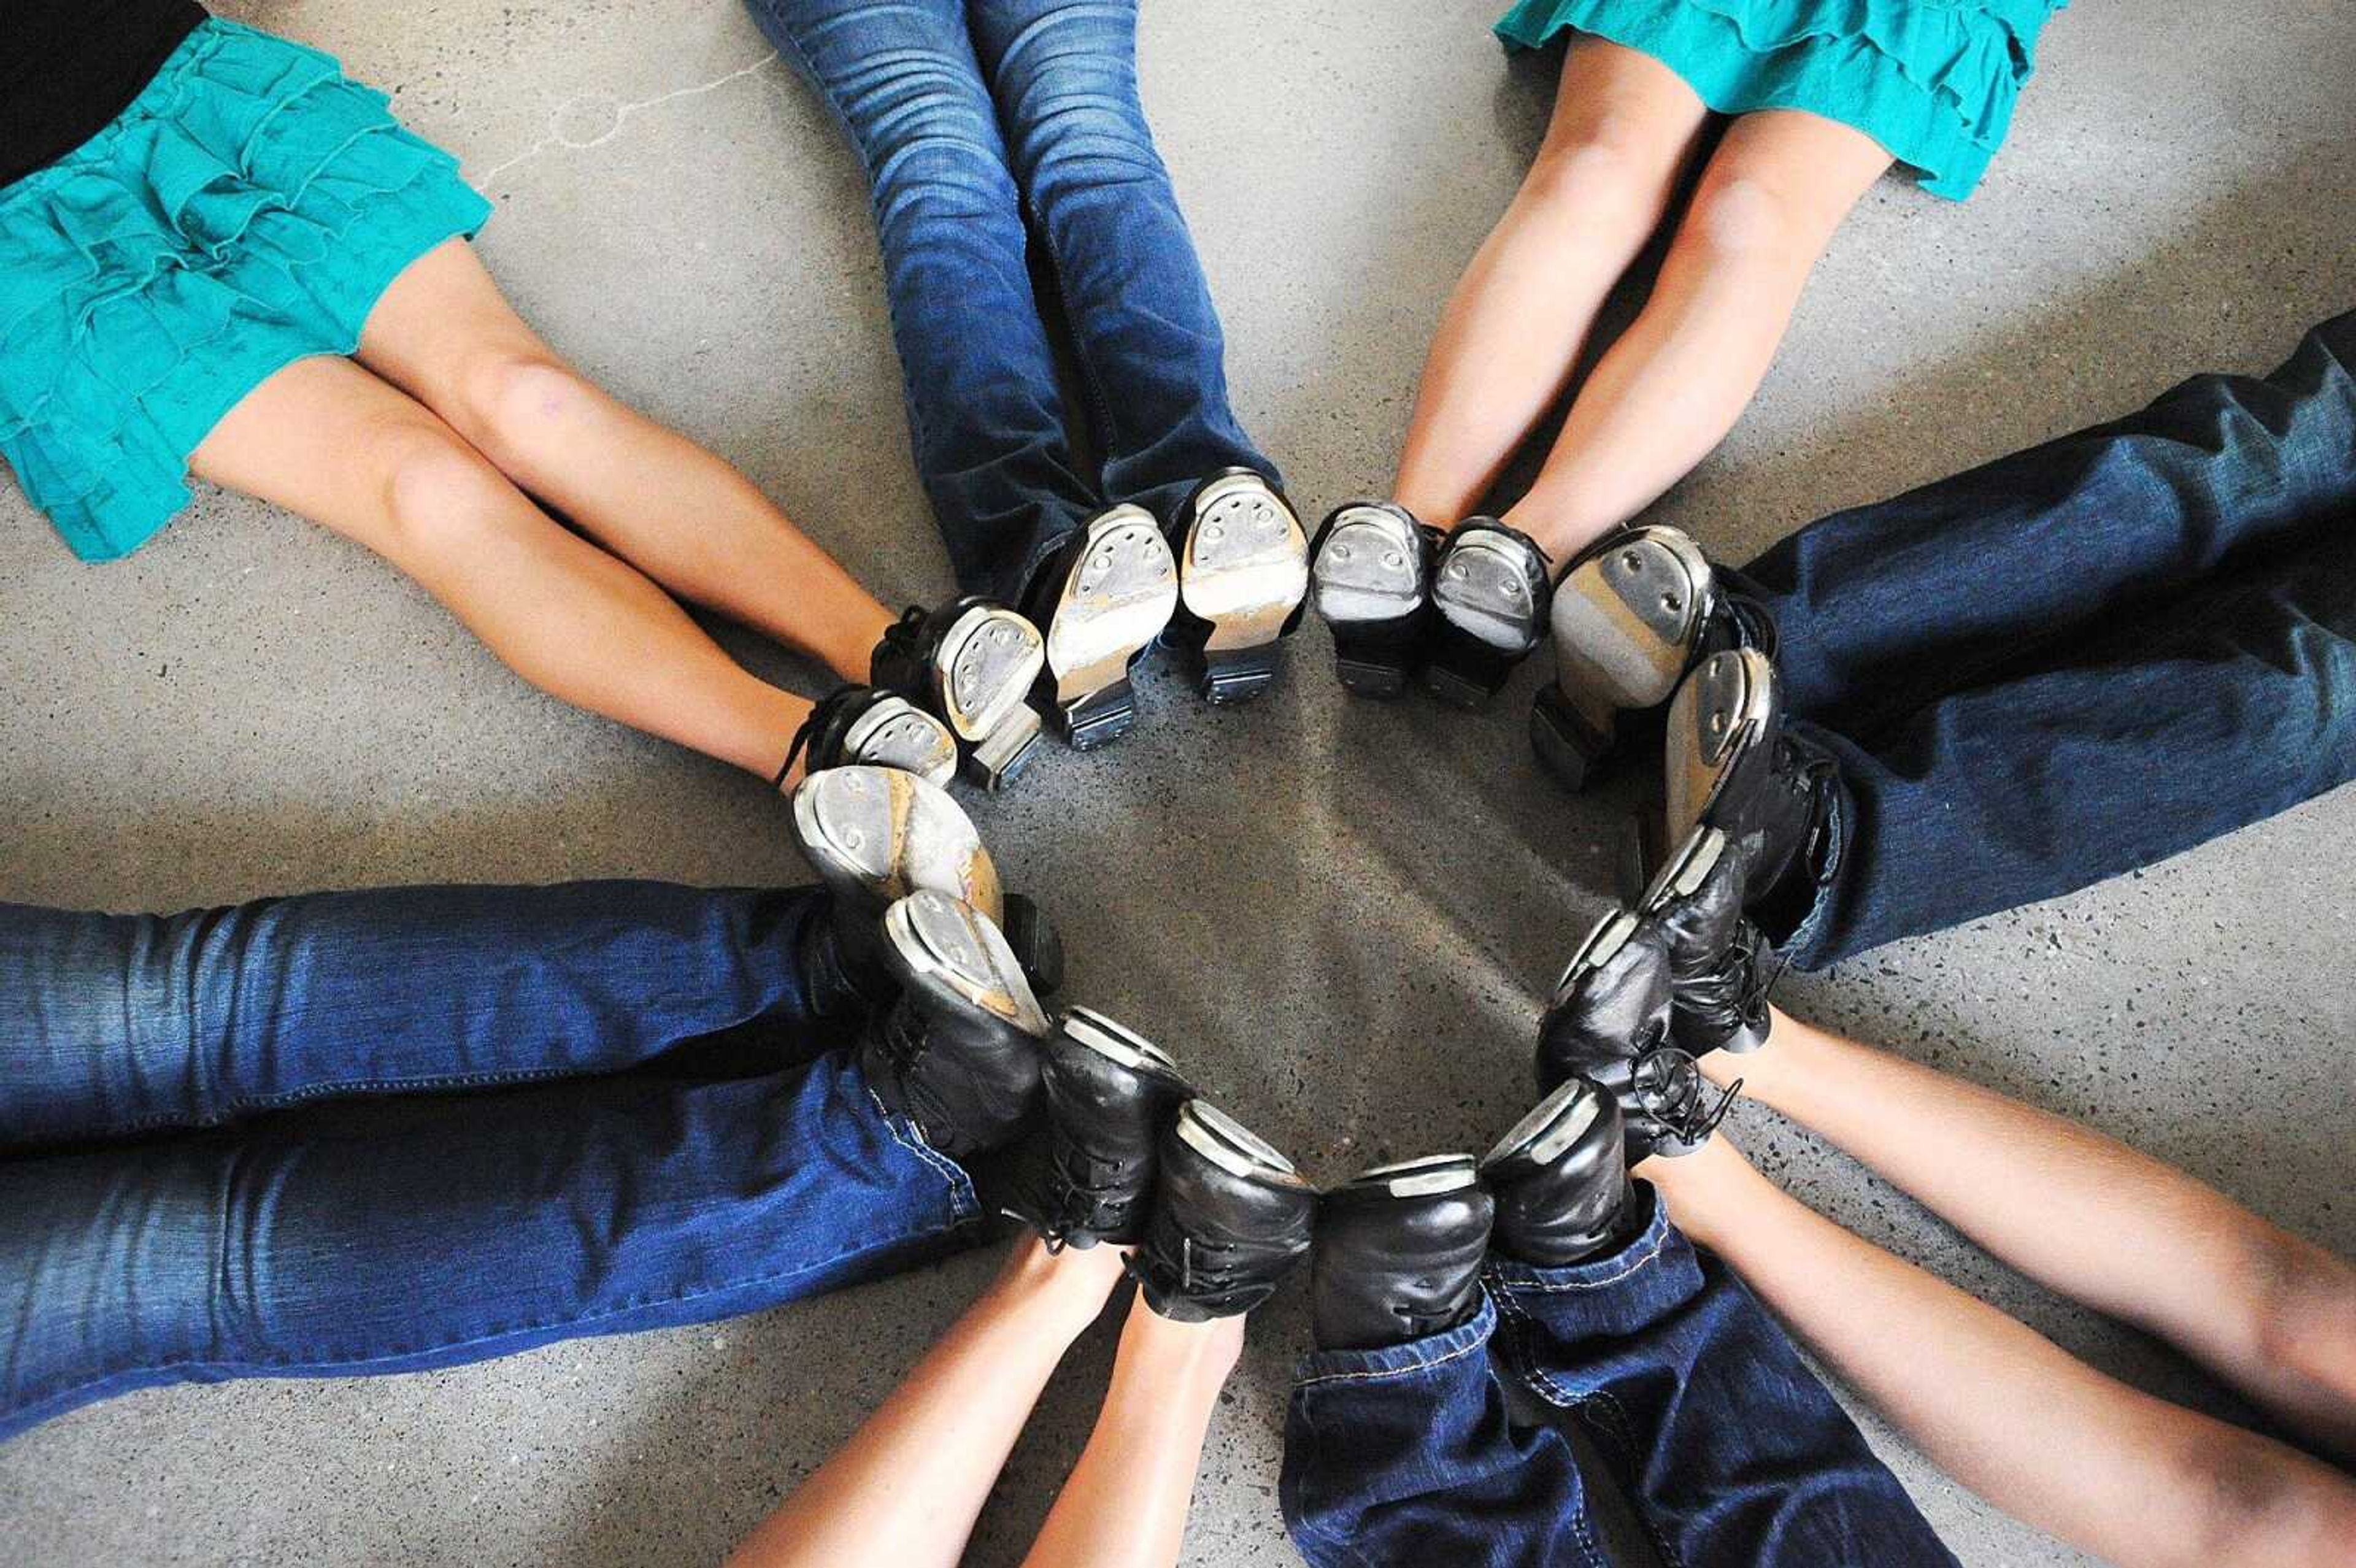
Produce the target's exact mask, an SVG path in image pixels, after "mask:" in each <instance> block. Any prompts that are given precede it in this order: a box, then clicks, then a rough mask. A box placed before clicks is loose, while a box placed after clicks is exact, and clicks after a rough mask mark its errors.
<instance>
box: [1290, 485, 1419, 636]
mask: <svg viewBox="0 0 2356 1568" xmlns="http://www.w3.org/2000/svg"><path fill="white" fill-rule="evenodd" d="M1310 582H1311V586H1312V589H1313V591H1314V592H1315V593H1316V595H1317V613H1318V614H1320V615H1322V616H1323V617H1324V618H1325V620H1326V622H1327V623H1328V624H1333V625H1337V626H1351V625H1360V624H1382V623H1386V622H1390V621H1397V620H1399V619H1401V618H1403V617H1405V616H1408V615H1412V614H1414V613H1416V611H1417V610H1419V609H1420V608H1422V606H1423V602H1424V597H1425V595H1427V594H1428V593H1429V592H1430V591H1431V585H1430V583H1429V582H1427V581H1424V575H1423V540H1422V539H1421V538H1420V537H1419V535H1418V534H1417V531H1416V528H1415V526H1414V525H1413V524H1411V523H1409V522H1408V520H1407V519H1406V518H1404V517H1398V516H1396V515H1394V514H1393V513H1390V512H1387V511H1385V510H1383V509H1382V508H1381V507H1349V508H1347V509H1345V510H1344V511H1343V512H1342V513H1341V514H1340V515H1339V516H1338V517H1335V518H1334V519H1333V527H1332V528H1330V529H1328V530H1327V531H1326V535H1325V540H1324V543H1323V545H1321V546H1320V547H1319V548H1318V550H1317V560H1315V562H1314V563H1312V566H1311V568H1310Z"/></svg>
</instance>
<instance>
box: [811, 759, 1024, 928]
mask: <svg viewBox="0 0 2356 1568" xmlns="http://www.w3.org/2000/svg"><path fill="white" fill-rule="evenodd" d="M794 834H795V837H797V838H798V840H799V841H800V844H801V847H802V853H803V855H804V856H805V857H806V858H807V859H809V862H810V865H811V866H812V867H813V868H814V869H816V870H817V872H818V874H819V878H820V879H821V880H824V881H825V883H826V885H827V886H828V887H830V888H831V889H833V890H834V891H836V892H837V893H839V894H843V895H846V896H851V897H856V898H862V899H865V900H867V901H871V902H873V903H874V904H875V905H877V906H878V907H879V908H880V907H881V906H882V905H883V904H886V903H890V902H892V901H894V900H897V899H903V898H905V897H907V896H908V895H909V894H911V893H915V892H919V891H924V892H933V893H944V894H947V895H948V896H949V897H951V898H955V899H959V900H962V901H965V902H967V903H969V904H971V905H973V906H974V907H975V908H976V909H978V910H980V911H981V912H982V913H983V914H984V915H986V916H988V917H989V918H991V919H992V920H995V919H997V918H998V916H999V914H1000V913H1001V912H1002V911H1003V910H1004V908H1005V896H1004V892H1003V890H1002V889H1001V885H1000V883H999V880H998V868H997V866H996V865H995V864H994V863H993V862H992V861H991V858H990V851H989V849H987V848H984V847H983V845H982V842H981V835H980V833H979V832H977V831H975V829H974V826H973V822H972V819H971V818H969V817H968V816H966V814H965V813H964V812H963V811H962V810H960V809H958V803H957V802H956V801H954V800H951V799H950V798H949V796H948V792H947V791H945V790H943V789H942V788H941V787H940V786H939V785H937V784H927V783H926V782H925V781H924V780H923V779H921V778H918V777H917V776H916V774H914V773H903V772H902V771H901V770H899V769H897V768H879V767H869V766H851V767H841V768H828V769H825V770H823V771H822V772H819V773H812V774H811V775H810V776H809V778H807V779H804V780H803V781H802V782H801V784H800V785H799V786H798V787H797V788H796V789H795V791H794Z"/></svg>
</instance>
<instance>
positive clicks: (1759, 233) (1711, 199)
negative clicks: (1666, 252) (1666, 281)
mask: <svg viewBox="0 0 2356 1568" xmlns="http://www.w3.org/2000/svg"><path fill="white" fill-rule="evenodd" d="M1810 229H1811V224H1810V222H1809V215H1808V214H1807V212H1806V211H1805V210H1804V208H1803V206H1802V204H1801V203H1800V202H1798V201H1796V200H1794V198H1793V197H1792V195H1791V194H1790V193H1789V192H1788V191H1786V190H1784V189H1783V188H1782V187H1780V186H1778V185H1776V184H1775V183H1774V182H1772V181H1770V180H1765V179H1761V178H1758V177H1756V176H1751V175H1745V174H1740V173H1738V174H1732V175H1729V176H1725V177H1723V178H1717V179H1706V180H1704V182H1703V183H1702V187H1701V188H1700V189H1699V190H1697V191H1696V192H1694V198H1693V205H1692V207H1691V208H1688V209H1687V212H1686V217H1685V221H1684V222H1683V223H1681V224H1679V225H1678V226H1677V238H1676V245H1677V247H1678V249H1680V250H1684V251H1688V252H1689V253H1690V252H1694V251H1698V252H1700V253H1701V255H1702V256H1703V257H1704V258H1705V259H1706V260H1708V261H1709V262H1710V263H1712V264H1714V265H1728V264H1739V263H1745V262H1748V263H1762V262H1763V263H1789V262H1791V261H1794V260H1795V259H1798V258H1801V257H1804V256H1805V254H1806V253H1807V251H1808V249H1809V243H1808V235H1809V231H1810Z"/></svg>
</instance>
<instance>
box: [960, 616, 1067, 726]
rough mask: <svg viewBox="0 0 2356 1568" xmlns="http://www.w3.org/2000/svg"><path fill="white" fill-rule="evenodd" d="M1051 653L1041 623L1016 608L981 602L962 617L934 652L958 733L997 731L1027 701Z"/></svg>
mask: <svg viewBox="0 0 2356 1568" xmlns="http://www.w3.org/2000/svg"><path fill="white" fill-rule="evenodd" d="M1046 658H1047V650H1046V644H1045V641H1044V639H1043V638H1042V637H1041V636H1040V635H1039V630H1038V628H1037V627H1035V626H1033V625H1032V624H1031V623H1030V622H1028V621H1026V620H1024V619H1023V617H1022V616H1020V615H1018V614H1016V613H1014V612H1013V611H1012V610H1005V609H1000V608H998V607H996V606H993V605H979V604H978V605H975V606H974V607H973V608H972V609H970V610H968V611H967V612H966V613H964V614H963V615H960V616H959V617H958V620H957V623H956V624H954V625H952V626H951V627H950V628H949V630H948V635H947V636H945V637H943V638H942V639H941V645H940V651H939V652H938V653H937V654H936V655H935V656H934V657H933V671H934V677H935V679H936V681H937V683H938V686H939V689H940V693H941V714H942V717H943V718H945V719H947V720H948V723H949V728H950V729H952V730H954V731H957V736H958V739H959V740H961V741H967V742H968V743H971V742H974V741H980V740H982V739H984V738H985V737H987V736H990V735H991V734H993V733H994V732H996V731H997V730H998V729H999V727H1000V726H1001V725H1003V724H1004V723H1005V722H1006V721H1007V720H1008V719H1010V718H1011V717H1012V716H1013V714H1014V712H1015V710H1016V709H1019V708H1021V707H1022V706H1023V699H1024V698H1025V697H1027V696H1029V695H1030V692H1031V688H1032V686H1033V684H1034V683H1035V682H1036V681H1037V680H1038V678H1039V669H1040V667H1041V666H1042V665H1044V663H1045V662H1046Z"/></svg>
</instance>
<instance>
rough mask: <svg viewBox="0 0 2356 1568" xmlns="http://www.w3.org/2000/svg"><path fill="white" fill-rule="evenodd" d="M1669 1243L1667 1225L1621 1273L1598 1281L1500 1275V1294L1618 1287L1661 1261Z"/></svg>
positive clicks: (1543, 1293)
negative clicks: (1557, 1280) (1534, 1278)
mask: <svg viewBox="0 0 2356 1568" xmlns="http://www.w3.org/2000/svg"><path fill="white" fill-rule="evenodd" d="M1668 1241H1669V1231H1668V1227H1666V1226H1663V1227H1662V1228H1661V1233H1660V1235H1659V1236H1658V1237H1656V1238H1655V1240H1654V1242H1653V1244H1652V1245H1651V1246H1649V1247H1647V1248H1645V1249H1644V1252H1642V1253H1636V1254H1634V1255H1633V1256H1631V1257H1629V1258H1627V1259H1625V1260H1624V1266H1623V1267H1622V1269H1621V1270H1620V1272H1619V1273H1617V1274H1612V1275H1603V1276H1601V1277H1600V1278H1597V1279H1589V1280H1563V1281H1560V1282H1558V1283H1548V1282H1546V1281H1542V1280H1527V1279H1520V1278H1514V1277H1509V1276H1507V1275H1497V1276H1496V1278H1497V1285H1498V1294H1499V1295H1500V1296H1505V1295H1506V1294H1508V1293H1510V1292H1513V1291H1522V1292H1525V1293H1527V1294H1532V1295H1538V1296H1550V1295H1560V1294H1561V1293H1562V1292H1564V1291H1571V1290H1601V1288H1603V1286H1605V1285H1617V1284H1619V1283H1620V1282H1621V1281H1622V1280H1624V1279H1626V1278H1628V1277H1629V1276H1630V1275H1633V1274H1634V1273H1636V1271H1637V1270H1639V1269H1642V1268H1644V1267H1646V1266H1647V1265H1649V1264H1653V1263H1655V1262H1657V1261H1659V1259H1660V1255H1661V1249H1662V1248H1664V1247H1665V1246H1666V1245H1668Z"/></svg>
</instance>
